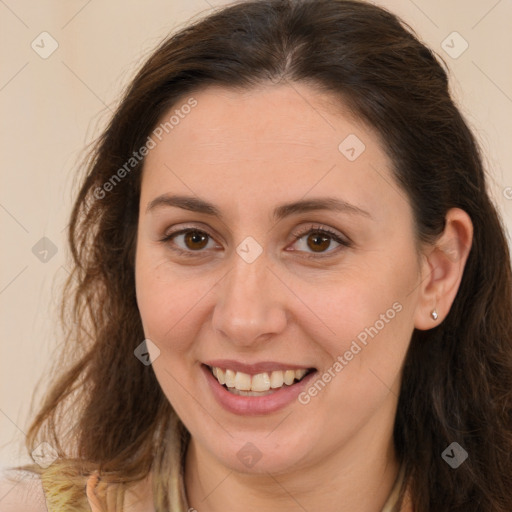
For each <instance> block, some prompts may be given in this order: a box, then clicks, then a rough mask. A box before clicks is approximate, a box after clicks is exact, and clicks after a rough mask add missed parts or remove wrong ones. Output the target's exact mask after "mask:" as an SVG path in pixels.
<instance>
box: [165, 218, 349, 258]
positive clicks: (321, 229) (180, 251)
mask: <svg viewBox="0 0 512 512" xmlns="http://www.w3.org/2000/svg"><path fill="white" fill-rule="evenodd" d="M189 232H196V233H200V234H204V235H206V236H207V237H209V238H210V239H213V237H212V236H211V235H210V234H209V233H207V232H206V231H204V230H202V229H197V228H193V227H189V228H183V229H180V230H179V231H175V232H173V233H169V234H168V235H166V236H165V237H163V238H161V239H160V242H162V243H164V244H168V243H169V242H170V241H171V240H172V239H173V238H175V237H176V236H178V235H184V234H187V233H189ZM311 233H317V234H322V235H326V236H327V237H329V238H331V239H332V240H333V241H335V242H337V243H339V244H340V246H341V247H346V248H348V247H351V246H352V243H351V242H350V241H348V240H346V239H343V238H341V236H340V235H339V234H338V233H336V232H335V231H331V230H330V229H329V228H326V227H320V226H312V227H309V228H307V229H304V230H301V231H296V232H295V233H292V235H293V242H294V243H295V242H297V241H298V240H300V239H301V238H303V237H304V236H305V235H309V234H311ZM171 250H173V251H174V252H176V253H177V254H179V255H182V256H187V257H192V258H197V257H200V256H202V254H201V253H202V252H203V251H202V250H198V251H190V250H189V251H186V250H183V249H181V248H180V247H176V246H175V247H171ZM333 252H336V249H334V250H332V251H328V252H327V253H317V254H314V253H309V254H306V255H305V256H303V257H305V258H309V259H311V258H314V259H318V258H327V257H329V256H330V255H331V253H333Z"/></svg>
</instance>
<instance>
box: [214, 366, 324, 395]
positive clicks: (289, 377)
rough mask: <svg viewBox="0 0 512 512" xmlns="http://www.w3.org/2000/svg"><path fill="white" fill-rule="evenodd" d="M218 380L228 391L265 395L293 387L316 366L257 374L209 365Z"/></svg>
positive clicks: (236, 393) (235, 393)
mask: <svg viewBox="0 0 512 512" xmlns="http://www.w3.org/2000/svg"><path fill="white" fill-rule="evenodd" d="M207 368H208V369H209V370H210V373H211V374H212V375H213V376H214V377H215V379H217V382H218V383H219V384H220V385H221V386H223V387H224V388H225V389H227V391H229V392H230V393H232V394H234V395H240V396H265V395H269V394H272V393H275V392H276V391H279V390H280V389H283V388H287V387H291V386H293V385H294V384H296V383H297V382H300V381H301V380H302V379H303V378H304V377H305V376H306V375H309V374H310V373H312V372H314V371H315V369H314V368H309V369H304V368H300V369H296V370H284V371H283V370H276V371H273V372H262V373H257V374H256V375H249V374H248V373H243V372H237V371H234V370H230V369H224V368H219V367H217V366H207Z"/></svg>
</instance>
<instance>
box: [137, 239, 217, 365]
mask: <svg viewBox="0 0 512 512" xmlns="http://www.w3.org/2000/svg"><path fill="white" fill-rule="evenodd" d="M155 253H156V251H151V250H149V249H145V248H139V249H138V250H137V260H136V265H135V282H136V293H137V304H138V307H139V312H140V315H141V319H142V325H143V328H144V334H145V336H146V337H147V338H149V339H150V340H152V341H153V342H154V343H155V344H156V345H157V346H158V347H159V349H160V350H161V351H162V355H165V354H167V353H171V352H180V351H184V350H185V349H186V348H188V347H189V346H190V345H191V344H192V342H193V340H194V339H196V338H197V331H198V329H199V327H200V326H201V325H202V324H203V323H204V319H202V317H203V316H204V315H206V312H205V310H204V304H205V303H206V300H205V299H206V296H207V294H208V292H209V291H210V290H211V288H212V287H213V286H214V283H215V280H214V279H212V278H211V276H208V275H206V274H204V275H201V277H199V276H195V277H193V276H192V274H191V273H190V272H187V271H186V269H185V270H184V271H183V270H182V271H177V269H176V268H171V264H170V263H169V261H168V260H166V259H165V257H160V256H156V255H155Z"/></svg>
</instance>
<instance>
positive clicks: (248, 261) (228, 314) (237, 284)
mask: <svg viewBox="0 0 512 512" xmlns="http://www.w3.org/2000/svg"><path fill="white" fill-rule="evenodd" d="M244 249H247V245H245V246H244V244H243V243H242V244H240V246H239V247H238V250H237V252H236V253H235V252H234V253H233V255H232V262H231V265H232V266H231V268H230V269H229V271H228V273H227V275H226V276H225V277H224V279H222V280H221V283H220V286H219V288H218V296H217V298H216V303H215V310H214V314H213V320H212V322H213V326H214V328H215V329H216V330H218V331H220V332H222V334H223V335H224V336H226V337H227V338H228V339H230V340H231V341H232V342H233V343H236V344H239V345H249V344H251V343H252V342H253V341H255V340H256V339H257V338H259V337H260V336H263V335H267V334H273V333H278V332H280V331H282V330H283V329H284V327H285V324H286V312H285V310H284V304H283V303H282V301H280V299H279V297H281V296H282V294H281V293H279V291H278V290H277V288H278V287H279V286H282V285H280V283H279V280H278V279H276V277H275V276H274V275H273V273H272V272H271V270H270V269H269V268H268V258H267V256H266V254H265V252H264V251H263V252H261V253H260V254H259V255H257V257H256V258H255V259H252V257H254V252H253V253H252V257H248V256H247V255H248V254H250V253H251V251H253V250H254V247H252V248H251V247H250V246H249V251H245V252H244Z"/></svg>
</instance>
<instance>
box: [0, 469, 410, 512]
mask: <svg viewBox="0 0 512 512" xmlns="http://www.w3.org/2000/svg"><path fill="white" fill-rule="evenodd" d="M6 477H7V478H6ZM403 477H404V474H403V468H402V469H401V470H400V472H399V475H398V477H397V479H396V482H395V484H394V486H393V489H392V491H391V493H390V495H389V497H388V499H387V501H386V504H385V505H384V507H383V508H382V510H381V512H398V510H397V509H396V504H397V501H398V497H399V494H400V489H401V486H402V483H403ZM148 483H149V480H147V481H144V482H142V485H139V486H138V488H137V489H136V490H131V491H128V492H127V493H126V495H125V497H124V502H123V505H122V507H120V508H118V505H120V502H119V501H118V495H116V494H115V493H114V494H112V493H107V499H106V500H105V499H100V498H98V497H97V494H96V493H95V489H96V488H97V486H98V479H97V476H91V477H90V478H89V479H88V480H87V485H86V489H84V491H81V492H82V493H83V494H82V496H83V495H84V494H85V495H86V500H83V499H80V500H77V499H76V496H75V497H72V496H71V493H69V495H68V496H66V489H63V488H59V489H58V490H55V493H54V495H53V496H51V494H52V491H53V490H52V489H48V487H49V486H48V484H46V485H45V486H44V490H43V485H42V482H41V479H40V478H39V476H37V475H35V474H33V473H30V472H28V471H9V472H8V473H6V474H5V476H4V478H2V479H1V480H0V512H63V510H73V511H74V512H82V511H83V512H110V511H113V510H116V509H117V510H123V511H129V512H152V511H154V510H155V509H154V504H153V496H152V489H151V485H144V484H148ZM180 487H181V491H182V495H183V496H185V492H184V490H185V489H184V483H183V475H182V478H181V479H180ZM45 491H46V493H45ZM55 494H58V499H55ZM57 501H58V503H57ZM184 501H185V504H184V508H183V510H182V511H181V510H180V511H179V512H187V511H188V510H189V508H190V507H189V505H188V504H187V503H186V500H184ZM79 502H81V503H84V504H85V503H87V504H88V507H87V508H86V507H84V506H83V505H80V504H79ZM63 507H65V508H63ZM177 512H178V511H177Z"/></svg>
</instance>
